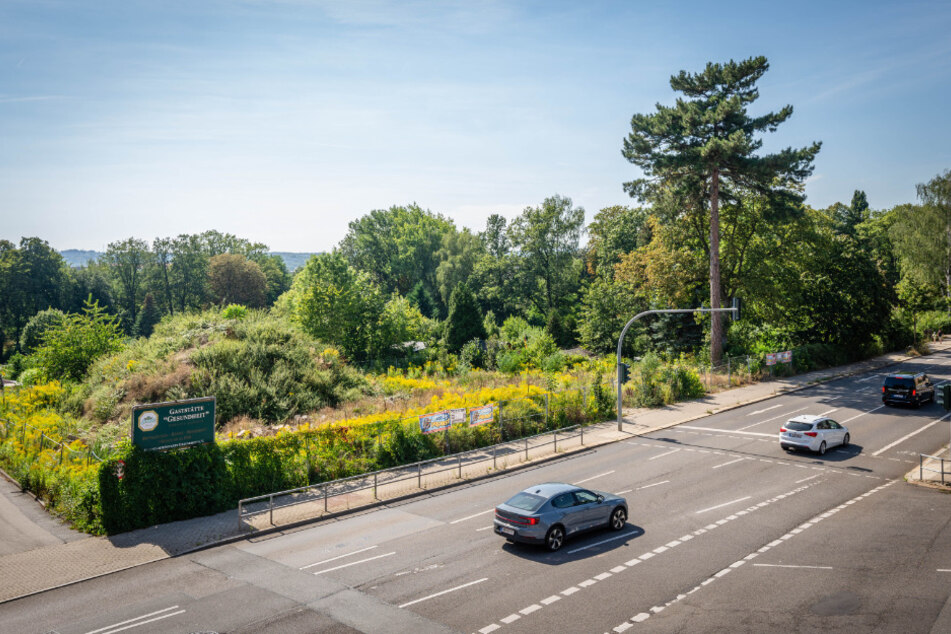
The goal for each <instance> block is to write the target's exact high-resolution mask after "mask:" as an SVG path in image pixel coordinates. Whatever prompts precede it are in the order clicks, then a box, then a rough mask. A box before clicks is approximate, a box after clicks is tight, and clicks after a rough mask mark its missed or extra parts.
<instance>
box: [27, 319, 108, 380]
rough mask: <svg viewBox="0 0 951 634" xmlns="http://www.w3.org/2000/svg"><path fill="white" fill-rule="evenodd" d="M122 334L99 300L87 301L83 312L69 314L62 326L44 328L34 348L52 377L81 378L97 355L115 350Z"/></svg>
mask: <svg viewBox="0 0 951 634" xmlns="http://www.w3.org/2000/svg"><path fill="white" fill-rule="evenodd" d="M121 342H122V335H121V333H120V330H119V325H118V324H117V323H116V318H115V317H114V316H109V315H107V314H106V312H105V311H104V310H103V309H102V308H100V307H99V303H98V302H93V303H90V302H89V301H87V302H86V305H85V307H84V308H83V314H81V315H79V314H71V315H69V316H67V318H66V321H65V322H64V323H63V325H62V327H61V328H55V329H52V330H48V331H46V333H45V334H44V335H43V343H42V344H41V345H40V347H39V348H37V350H36V359H37V365H39V366H40V367H41V368H43V370H44V372H45V373H46V376H48V377H50V378H54V379H71V380H74V381H78V380H80V379H81V378H82V377H83V375H85V374H86V370H87V369H88V368H89V366H90V365H92V362H93V361H95V360H96V359H97V358H98V357H101V356H103V355H105V354H108V353H110V352H115V351H117V350H118V349H119V348H120V347H121V345H122V343H121Z"/></svg>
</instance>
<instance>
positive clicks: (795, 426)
mask: <svg viewBox="0 0 951 634" xmlns="http://www.w3.org/2000/svg"><path fill="white" fill-rule="evenodd" d="M786 429H791V430H792V431H806V430H807V429H812V423H794V422H792V421H790V422H788V423H786Z"/></svg>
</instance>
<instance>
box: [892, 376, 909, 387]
mask: <svg viewBox="0 0 951 634" xmlns="http://www.w3.org/2000/svg"><path fill="white" fill-rule="evenodd" d="M885 387H905V388H912V387H915V380H914V379H905V378H901V377H897V376H887V377H885Z"/></svg>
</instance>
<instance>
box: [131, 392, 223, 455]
mask: <svg viewBox="0 0 951 634" xmlns="http://www.w3.org/2000/svg"><path fill="white" fill-rule="evenodd" d="M209 442H215V397H214V396H209V397H205V398H193V399H189V400H186V401H173V402H170V403H152V404H150V405H136V406H135V407H134V408H133V409H132V444H133V445H135V446H137V447H140V448H142V449H146V450H149V451H155V450H161V449H175V448H176V447H188V446H189V445H201V444H204V443H209Z"/></svg>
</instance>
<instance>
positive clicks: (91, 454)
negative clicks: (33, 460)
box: [0, 418, 102, 464]
mask: <svg viewBox="0 0 951 634" xmlns="http://www.w3.org/2000/svg"><path fill="white" fill-rule="evenodd" d="M18 425H19V426H20V427H22V428H23V432H22V436H21V438H20V444H23V445H26V440H27V431H26V429H27V427H29V428H30V429H32V430H33V431H35V432H39V437H38V438H37V441H36V442H37V443H38V444H39V452H42V451H43V450H45V449H46V443H47V442H49V443H50V446H51V447H54V446H58V447H59V463H60V464H63V456H64V453H63V452H64V451H68V452H69V453H70V455H71V456H73V455H78V456H80V459H82V457H85V460H86V464H89V462H90V460H91V459H93V458H94V459H95V460H96V461H98V462H102V458H100V457H99V456H97V455H96V452H95V451H93V450H92V447H89V446H87V447H86V451H76V450H75V449H73V448H72V447H70V446H69V445H67V444H66V443H64V442H61V441H59V440H56V439H55V438H51V437H49V436H47V435H46V434H44V433H43V432H42V431H41V430H40V429H39V428H38V427H34V426H33V425H30V424H29V423H17V422H13V421H9V420H6V419H3V418H0V428H2V430H3V432H2V437H3V439H4V440H6V439H7V438H9V437H10V435H11V433H10V428H11V427H13V428H14V430H13V434H16V426H18ZM31 436H35V434H32V435H31Z"/></svg>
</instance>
